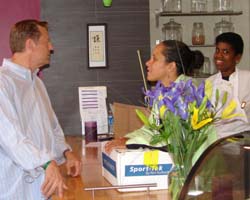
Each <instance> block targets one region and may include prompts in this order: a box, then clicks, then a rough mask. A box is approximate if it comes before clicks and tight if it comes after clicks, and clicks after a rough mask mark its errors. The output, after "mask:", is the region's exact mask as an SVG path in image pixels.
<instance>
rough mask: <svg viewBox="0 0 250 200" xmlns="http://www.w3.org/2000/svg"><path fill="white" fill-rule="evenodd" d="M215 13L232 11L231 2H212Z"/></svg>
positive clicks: (220, 0)
mask: <svg viewBox="0 0 250 200" xmlns="http://www.w3.org/2000/svg"><path fill="white" fill-rule="evenodd" d="M213 9H214V11H215V12H225V11H233V0H213Z"/></svg>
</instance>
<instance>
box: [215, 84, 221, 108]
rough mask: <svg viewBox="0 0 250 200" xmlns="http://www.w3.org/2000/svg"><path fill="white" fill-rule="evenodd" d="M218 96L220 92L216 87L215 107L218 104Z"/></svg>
mask: <svg viewBox="0 0 250 200" xmlns="http://www.w3.org/2000/svg"><path fill="white" fill-rule="evenodd" d="M219 98H220V92H219V90H218V88H217V89H216V93H215V108H217V106H218V103H219Z"/></svg>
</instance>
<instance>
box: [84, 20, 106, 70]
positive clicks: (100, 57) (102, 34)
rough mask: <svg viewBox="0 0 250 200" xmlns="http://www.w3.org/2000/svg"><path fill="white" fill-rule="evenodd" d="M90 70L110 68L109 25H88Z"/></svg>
mask: <svg viewBox="0 0 250 200" xmlns="http://www.w3.org/2000/svg"><path fill="white" fill-rule="evenodd" d="M87 51H88V68H106V67H107V66H108V57H107V55H108V52H107V24H105V23H102V24H100V23H98V24H87Z"/></svg>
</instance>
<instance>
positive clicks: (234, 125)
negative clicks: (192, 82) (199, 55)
mask: <svg viewBox="0 0 250 200" xmlns="http://www.w3.org/2000/svg"><path fill="white" fill-rule="evenodd" d="M207 80H209V81H211V82H212V84H213V88H214V89H213V95H212V96H213V98H212V102H214V101H215V91H216V88H217V89H219V91H220V94H221V96H222V94H223V91H227V92H228V100H230V99H235V100H236V102H237V108H236V111H235V113H240V114H242V115H244V117H235V118H232V119H230V120H228V121H224V120H223V121H221V122H220V123H218V124H216V127H215V128H216V130H217V134H218V137H219V138H221V137H227V136H229V135H232V134H236V133H240V132H243V131H247V130H250V71H248V70H241V69H238V68H236V70H235V72H234V73H233V74H231V75H230V77H229V80H228V81H227V80H223V79H222V75H221V73H220V72H219V73H217V74H215V75H213V76H211V77H209V78H208V79H207ZM243 104H245V106H244V107H241V105H243Z"/></svg>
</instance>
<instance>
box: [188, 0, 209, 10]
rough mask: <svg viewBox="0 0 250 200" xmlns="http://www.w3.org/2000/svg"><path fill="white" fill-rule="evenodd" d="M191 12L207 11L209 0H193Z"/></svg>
mask: <svg viewBox="0 0 250 200" xmlns="http://www.w3.org/2000/svg"><path fill="white" fill-rule="evenodd" d="M191 12H207V0H191Z"/></svg>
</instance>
